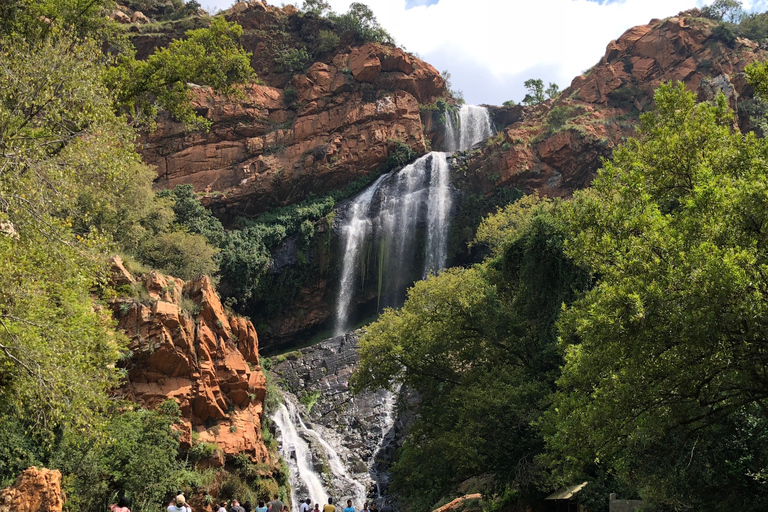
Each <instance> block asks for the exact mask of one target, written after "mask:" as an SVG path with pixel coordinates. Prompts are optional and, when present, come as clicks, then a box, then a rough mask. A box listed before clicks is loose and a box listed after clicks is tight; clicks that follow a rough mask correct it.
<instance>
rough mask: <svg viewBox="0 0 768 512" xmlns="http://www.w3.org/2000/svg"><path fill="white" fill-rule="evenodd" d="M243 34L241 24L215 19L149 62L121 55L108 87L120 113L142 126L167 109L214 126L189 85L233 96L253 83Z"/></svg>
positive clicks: (190, 123) (179, 116)
mask: <svg viewBox="0 0 768 512" xmlns="http://www.w3.org/2000/svg"><path fill="white" fill-rule="evenodd" d="M242 34H243V29H242V27H241V26H240V25H238V24H237V23H234V22H233V23H229V22H227V21H226V20H225V19H224V18H223V17H216V18H213V19H212V20H211V25H210V27H208V28H201V29H195V30H190V31H188V32H187V33H186V39H178V40H175V41H173V42H171V44H170V45H168V46H167V47H165V48H160V49H159V50H157V51H156V52H155V53H153V54H152V55H150V57H149V58H148V59H147V60H136V59H135V58H134V57H133V56H132V55H122V56H121V57H120V59H119V62H118V64H117V65H116V66H113V67H111V68H109V69H108V70H107V73H106V78H105V80H106V84H107V85H108V87H109V88H110V89H111V90H112V91H115V95H116V98H117V106H118V108H119V110H120V111H121V112H125V113H127V114H129V115H130V116H132V117H133V118H134V119H135V121H137V122H139V123H151V122H152V120H154V118H155V117H156V116H157V112H158V109H159V108H164V109H165V110H167V111H168V112H169V113H170V114H171V116H172V117H173V118H174V119H176V120H177V121H179V122H182V123H184V124H186V125H188V126H190V127H194V128H198V129H207V128H208V127H209V126H210V121H208V120H207V119H204V118H202V117H200V116H199V115H197V114H196V113H195V111H194V109H193V108H192V105H191V94H190V91H189V88H188V86H187V84H188V83H190V82H193V83H196V84H198V85H207V86H210V87H212V88H213V89H214V90H217V91H224V92H232V91H233V85H234V84H237V83H240V82H243V81H245V80H247V79H249V78H251V77H252V76H253V69H252V68H251V65H250V57H251V55H250V54H249V53H247V52H245V50H243V49H242V47H241V46H240V45H239V44H238V40H239V39H240V36H242Z"/></svg>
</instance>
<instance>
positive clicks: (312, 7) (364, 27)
mask: <svg viewBox="0 0 768 512" xmlns="http://www.w3.org/2000/svg"><path fill="white" fill-rule="evenodd" d="M302 10H303V11H304V12H305V13H312V14H314V15H317V16H322V17H324V18H325V19H327V20H328V21H330V22H331V23H332V24H333V28H334V31H335V32H337V34H334V37H331V36H329V35H328V32H331V33H333V31H323V32H326V34H325V36H323V35H322V33H321V37H322V39H323V41H324V42H322V41H321V46H320V48H319V49H320V51H330V50H333V49H335V48H336V46H337V45H338V42H339V39H338V37H339V35H344V34H346V33H351V34H352V36H353V37H355V38H357V39H358V40H359V41H361V42H364V43H368V42H375V43H383V44H394V39H392V36H391V35H389V33H387V31H386V30H384V28H382V26H381V25H379V22H378V20H377V19H376V16H375V15H374V14H373V11H372V10H371V8H370V7H368V6H367V5H365V4H363V3H360V2H352V3H351V4H350V5H349V9H348V10H347V12H346V13H344V14H338V13H336V12H334V11H333V10H332V9H331V5H330V4H329V3H328V2H326V1H324V0H304V3H303V4H302ZM334 41H335V44H334Z"/></svg>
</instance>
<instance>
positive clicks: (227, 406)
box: [111, 258, 269, 465]
mask: <svg viewBox="0 0 768 512" xmlns="http://www.w3.org/2000/svg"><path fill="white" fill-rule="evenodd" d="M112 268H113V275H114V284H115V286H117V289H118V290H124V291H126V292H127V293H128V294H131V292H136V291H138V293H139V295H140V298H138V299H137V298H133V297H129V298H116V299H113V300H112V302H111V305H112V309H113V311H114V314H115V317H116V318H117V319H118V327H119V328H120V329H121V330H123V331H124V332H125V333H126V334H127V335H128V337H129V338H130V347H129V348H130V351H131V356H130V358H129V359H128V360H127V361H125V362H124V365H125V369H126V372H127V379H126V382H125V384H124V385H123V387H122V388H121V390H120V393H121V394H123V395H124V396H126V397H127V398H129V399H131V400H132V401H134V402H136V403H139V404H141V405H144V406H146V407H155V406H157V405H158V404H159V403H161V402H164V401H165V400H168V399H173V400H175V401H176V402H177V403H178V404H179V406H180V408H181V413H182V426H181V429H182V446H186V447H187V448H189V447H191V446H192V444H193V443H202V442H208V443H215V444H216V445H218V447H219V450H218V451H217V452H216V453H215V454H214V455H215V458H214V460H212V461H210V463H213V464H215V465H223V463H224V457H226V456H234V455H237V454H239V453H247V454H248V455H250V456H251V458H252V460H254V461H256V462H269V454H268V451H267V449H266V447H265V446H264V443H263V440H262V436H261V421H262V415H263V403H264V397H265V394H266V381H265V378H264V375H263V374H262V372H261V367H260V366H259V354H258V349H259V342H258V338H257V335H256V330H255V329H254V327H253V324H251V322H250V321H249V320H246V319H244V318H242V317H237V316H234V315H231V314H228V313H227V312H225V311H224V308H223V306H222V305H221V301H220V300H219V297H218V295H217V294H216V290H215V289H214V287H213V286H212V284H211V281H210V279H209V278H208V277H207V276H202V277H200V278H198V279H195V280H193V281H189V282H186V283H185V282H184V281H182V280H181V279H175V278H173V277H167V276H164V275H162V274H159V273H157V272H149V273H147V274H145V275H143V276H141V278H140V279H139V280H137V279H136V278H134V276H132V275H131V274H130V273H129V272H127V271H126V270H125V267H124V266H123V265H122V262H121V261H120V259H119V258H114V259H113V266H112Z"/></svg>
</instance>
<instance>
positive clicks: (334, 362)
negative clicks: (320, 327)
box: [272, 333, 408, 493]
mask: <svg viewBox="0 0 768 512" xmlns="http://www.w3.org/2000/svg"><path fill="white" fill-rule="evenodd" d="M281 359H282V358H281ZM357 361H358V355H357V335H356V334H355V333H348V334H345V335H343V336H338V337H335V338H330V339H327V340H325V341H323V342H321V343H319V344H318V345H315V346H312V347H309V348H305V349H302V350H299V351H296V352H292V353H290V354H288V356H287V357H285V358H284V360H282V361H280V362H276V364H275V365H274V366H273V368H272V372H273V373H275V374H276V376H277V378H278V379H279V380H280V383H281V386H282V387H283V389H284V390H286V391H287V392H289V393H290V394H291V395H293V397H294V398H295V399H296V400H295V401H296V402H301V403H304V404H306V403H308V402H309V400H308V398H309V397H314V399H316V401H315V402H314V403H313V405H312V407H311V409H310V412H309V413H306V407H302V409H303V412H304V416H305V418H306V421H305V422H306V423H308V424H309V425H312V426H314V428H315V429H318V428H322V429H324V430H323V433H324V434H325V435H326V436H328V438H329V439H330V442H331V444H332V445H334V446H336V447H337V450H338V452H339V456H340V458H341V460H342V461H343V462H344V464H345V466H346V468H347V471H348V472H349V473H350V474H351V475H352V476H353V478H355V479H356V480H358V481H360V482H362V483H367V484H369V485H370V484H374V485H379V486H380V487H379V489H378V491H379V492H381V493H386V487H387V482H388V478H389V477H388V474H387V472H386V468H387V467H388V465H389V463H390V462H392V461H393V460H394V455H395V450H396V449H397V447H398V444H399V443H400V442H401V441H402V435H403V432H404V429H405V426H404V424H403V421H407V420H408V416H407V415H406V416H403V418H405V419H402V418H400V417H398V415H397V414H396V407H397V399H396V396H395V395H393V394H391V393H389V392H387V391H383V390H378V391H375V392H374V391H366V392H362V393H359V394H356V395H354V396H353V395H352V393H351V391H350V388H349V378H350V377H351V375H352V372H353V371H354V369H355V365H356V364H357ZM333 438H335V439H333ZM313 450H314V447H313ZM321 450H322V449H321V448H318V449H317V451H318V453H313V457H314V458H315V459H317V460H316V462H317V465H318V466H321V465H322V459H323V457H324V456H325V455H324V454H323V453H322V451H321ZM369 470H371V474H372V475H373V476H374V479H373V482H371V479H370V477H369Z"/></svg>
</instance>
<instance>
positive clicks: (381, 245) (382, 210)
mask: <svg viewBox="0 0 768 512" xmlns="http://www.w3.org/2000/svg"><path fill="white" fill-rule="evenodd" d="M454 115H455V114H454V113H453V112H451V111H446V112H445V127H446V134H445V140H446V146H447V148H446V149H448V150H449V151H451V152H452V151H454V150H457V149H458V150H465V149H469V148H471V147H472V146H474V145H475V144H477V143H478V142H480V141H482V140H483V139H485V138H487V137H489V136H491V135H492V134H493V127H492V125H491V120H490V117H489V115H488V111H487V109H485V108H484V107H478V106H474V105H462V106H461V108H459V109H458V114H457V115H456V117H455V118H454ZM455 122H458V123H457V124H454V123H455ZM451 204H452V197H451V185H450V167H449V165H448V160H447V154H446V153H441V152H437V151H433V152H431V153H428V154H426V155H424V156H422V157H421V158H419V159H418V160H416V161H415V162H413V163H412V164H410V165H407V166H405V167H403V168H402V169H401V170H399V171H396V172H392V173H390V174H387V175H385V176H382V177H381V178H379V179H378V180H377V181H376V182H375V183H374V184H373V185H372V186H371V187H369V188H368V189H366V190H365V191H363V192H362V193H361V194H360V195H359V196H357V197H356V198H355V199H354V200H353V201H352V202H351V203H350V204H349V205H348V206H347V207H346V210H345V211H342V218H343V221H342V223H341V236H342V247H343V248H344V254H343V260H342V265H341V268H342V270H341V279H340V283H339V292H338V296H337V302H336V318H335V326H334V335H336V336H339V335H341V334H342V333H344V332H345V331H346V330H347V329H348V328H349V327H350V325H349V323H350V316H351V314H350V308H351V305H352V303H353V298H354V294H355V290H357V289H370V287H369V286H366V284H368V285H372V284H373V283H371V282H370V281H369V278H370V277H371V276H372V275H374V274H375V275H376V276H378V278H379V283H378V286H377V287H376V289H378V298H377V309H380V308H381V307H398V306H400V305H401V304H402V302H403V300H404V299H405V291H406V290H407V288H408V287H409V286H410V285H411V284H412V283H413V282H414V281H416V280H418V279H423V278H424V277H426V276H427V275H428V274H429V273H431V272H438V271H440V270H442V269H443V268H445V265H446V262H447V259H448V247H447V245H448V228H449V220H450V219H449V216H450V210H451ZM364 249H365V250H364ZM372 254H373V255H377V256H378V258H377V257H373V258H372V257H371V255H372ZM371 268H377V269H378V272H377V273H372V272H368V270H369V269H371ZM356 270H360V272H356Z"/></svg>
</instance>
